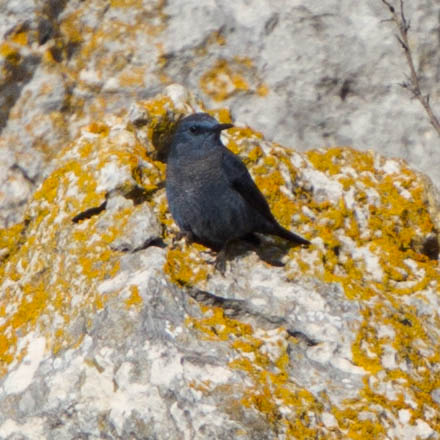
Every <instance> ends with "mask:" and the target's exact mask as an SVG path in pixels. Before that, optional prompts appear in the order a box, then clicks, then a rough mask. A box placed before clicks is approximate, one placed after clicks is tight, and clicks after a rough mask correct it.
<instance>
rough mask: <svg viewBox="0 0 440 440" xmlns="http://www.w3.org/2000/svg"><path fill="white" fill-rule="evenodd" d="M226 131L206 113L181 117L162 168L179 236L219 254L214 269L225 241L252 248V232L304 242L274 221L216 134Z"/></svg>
mask: <svg viewBox="0 0 440 440" xmlns="http://www.w3.org/2000/svg"><path fill="white" fill-rule="evenodd" d="M232 127H233V125H232V124H221V123H219V122H218V121H217V120H216V119H215V118H213V117H212V116H210V115H209V114H207V113H194V114H191V115H189V116H186V117H184V118H182V119H181V120H180V121H179V122H178V123H177V125H176V129H175V132H174V134H173V136H172V139H171V143H170V149H169V153H168V158H167V169H166V181H165V189H166V195H167V199H168V206H169V209H170V212H171V215H172V217H173V219H174V220H175V222H176V223H177V225H178V226H179V228H180V231H181V234H182V235H184V236H186V237H187V238H188V239H189V240H190V241H196V242H199V243H201V244H203V245H205V246H207V247H209V248H211V249H212V250H214V251H217V252H220V254H219V256H218V258H217V262H216V265H217V263H218V266H219V267H220V268H221V267H222V266H224V262H222V261H221V260H222V259H223V258H225V254H226V250H227V247H228V245H229V243H231V242H232V241H235V240H238V239H243V240H247V241H250V242H253V243H256V244H257V243H259V239H258V237H256V236H255V235H254V234H255V233H261V234H270V235H276V236H279V237H282V238H283V239H286V240H288V241H289V242H291V243H295V244H298V245H309V244H310V241H308V240H307V239H305V238H303V237H301V236H300V235H298V234H295V233H293V232H290V231H289V230H287V229H285V228H284V227H283V226H281V225H280V224H279V223H278V221H277V220H276V219H275V217H274V215H273V214H272V212H271V210H270V207H269V204H268V203H267V201H266V199H265V197H264V196H263V194H262V193H261V191H260V190H259V189H258V187H257V185H256V184H255V182H254V181H253V179H252V177H251V175H250V173H249V171H248V169H247V168H246V165H245V164H244V163H243V162H242V160H241V159H240V158H239V157H238V156H237V155H235V154H234V153H232V151H230V150H229V149H228V148H226V147H225V146H224V145H223V143H222V141H221V139H220V133H221V132H222V131H223V130H226V129H229V128H232Z"/></svg>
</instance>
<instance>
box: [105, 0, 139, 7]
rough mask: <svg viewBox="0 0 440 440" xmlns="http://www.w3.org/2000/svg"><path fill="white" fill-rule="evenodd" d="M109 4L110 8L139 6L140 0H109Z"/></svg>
mask: <svg viewBox="0 0 440 440" xmlns="http://www.w3.org/2000/svg"><path fill="white" fill-rule="evenodd" d="M110 6H111V7H112V8H140V7H142V0H111V1H110Z"/></svg>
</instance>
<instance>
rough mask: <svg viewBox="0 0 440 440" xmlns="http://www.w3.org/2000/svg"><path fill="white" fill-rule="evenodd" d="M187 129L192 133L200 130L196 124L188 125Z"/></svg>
mask: <svg viewBox="0 0 440 440" xmlns="http://www.w3.org/2000/svg"><path fill="white" fill-rule="evenodd" d="M189 131H190V132H191V133H193V134H196V133H198V132H199V131H200V130H199V127H197V125H191V127H189Z"/></svg>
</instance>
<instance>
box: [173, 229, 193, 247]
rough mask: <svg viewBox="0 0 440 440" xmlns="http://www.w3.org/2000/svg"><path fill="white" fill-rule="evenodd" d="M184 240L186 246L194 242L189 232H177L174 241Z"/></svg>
mask: <svg viewBox="0 0 440 440" xmlns="http://www.w3.org/2000/svg"><path fill="white" fill-rule="evenodd" d="M182 238H184V239H185V240H186V242H187V243H188V244H191V243H192V242H193V241H194V234H193V233H192V232H191V231H179V232H178V233H177V234H176V241H180V240H182Z"/></svg>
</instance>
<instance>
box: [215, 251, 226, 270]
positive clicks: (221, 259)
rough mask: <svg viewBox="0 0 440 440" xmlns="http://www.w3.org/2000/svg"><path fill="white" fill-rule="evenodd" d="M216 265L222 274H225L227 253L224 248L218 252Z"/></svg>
mask: <svg viewBox="0 0 440 440" xmlns="http://www.w3.org/2000/svg"><path fill="white" fill-rule="evenodd" d="M214 267H215V269H216V270H218V271H219V272H220V273H221V274H222V275H224V274H225V272H226V253H225V252H224V251H223V249H222V250H221V251H220V252H219V253H218V254H217V257H216V259H215V264H214Z"/></svg>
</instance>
